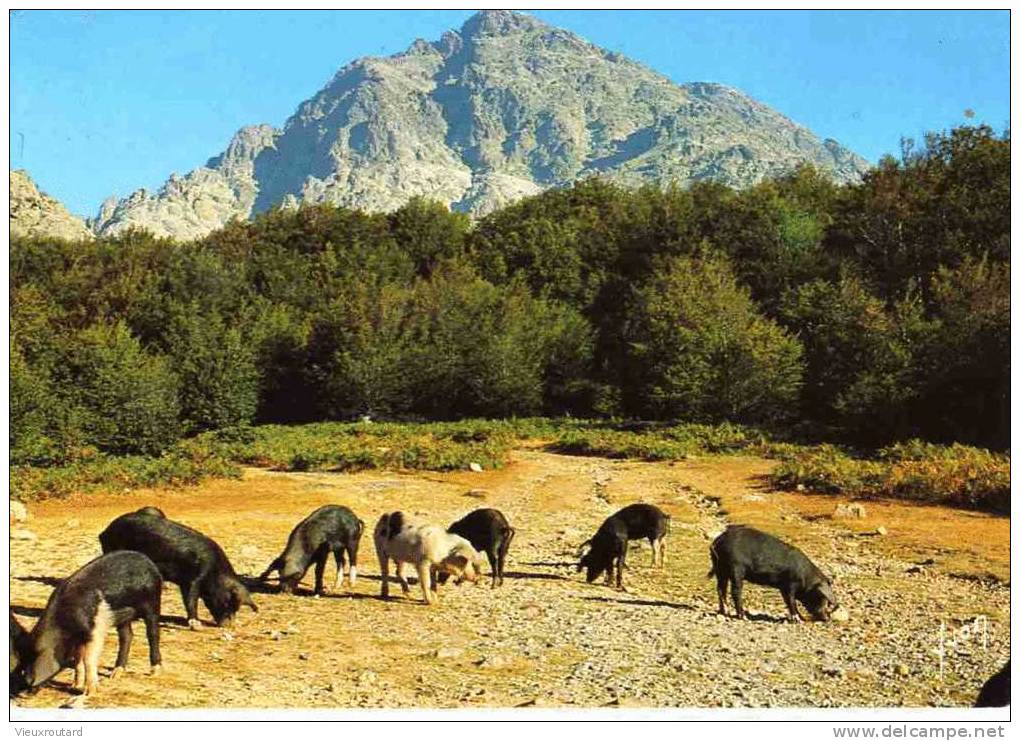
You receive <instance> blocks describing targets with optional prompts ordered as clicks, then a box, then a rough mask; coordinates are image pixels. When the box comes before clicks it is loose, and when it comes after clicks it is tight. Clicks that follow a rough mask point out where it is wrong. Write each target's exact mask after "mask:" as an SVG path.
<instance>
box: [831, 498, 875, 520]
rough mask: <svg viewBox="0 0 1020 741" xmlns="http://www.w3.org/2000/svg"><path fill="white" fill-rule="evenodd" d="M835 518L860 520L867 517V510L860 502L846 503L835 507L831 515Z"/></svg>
mask: <svg viewBox="0 0 1020 741" xmlns="http://www.w3.org/2000/svg"><path fill="white" fill-rule="evenodd" d="M832 516H833V517H835V518H840V519H843V518H858V519H860V518H862V517H865V516H867V510H866V509H865V508H864V505H863V504H861V503H860V502H848V503H841V504H837V505H836V509H835V511H834V512H833V513H832Z"/></svg>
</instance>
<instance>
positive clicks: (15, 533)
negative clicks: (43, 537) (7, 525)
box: [11, 528, 39, 540]
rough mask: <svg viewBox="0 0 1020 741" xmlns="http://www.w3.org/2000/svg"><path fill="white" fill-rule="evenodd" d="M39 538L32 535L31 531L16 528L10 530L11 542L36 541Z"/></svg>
mask: <svg viewBox="0 0 1020 741" xmlns="http://www.w3.org/2000/svg"><path fill="white" fill-rule="evenodd" d="M38 539H39V536H37V535H36V534H35V533H33V532H32V531H31V530H24V529H22V528H17V529H14V530H11V540H38Z"/></svg>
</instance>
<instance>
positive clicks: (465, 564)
mask: <svg viewBox="0 0 1020 741" xmlns="http://www.w3.org/2000/svg"><path fill="white" fill-rule="evenodd" d="M375 552H376V555H378V556H379V573H380V574H381V575H382V597H383V599H388V598H389V594H390V583H389V573H390V566H389V562H390V560H392V561H394V563H396V567H397V569H396V571H397V579H399V580H400V587H401V589H403V590H404V594H407V593H408V592H410V587H408V585H407V579H406V578H405V577H404V565H405V564H407V563H410V564H413V565H414V567H415V569H416V570H417V571H418V582H419V583H420V584H421V589H422V594H423V595H424V597H425V602H426V603H427V604H430V605H431V604H433V603H434V602H435V600H436V594H435V592H434V591H433V589H432V584H433V578H434V577H436V576H437V575H438V574H440V573H445V574H449V575H450V576H452V577H454V578H455V579H456V580H457V581H458V582H460V581H470V582H474V581H477V580H478V574H479V573H480V570H481V567H482V563H483V562H482V557H481V555H480V554H479V553H478V551H476V550H475V549H474V547H473V546H472V545H471V543H469V542H468V541H467V540H465V539H464V538H462V537H460V536H459V535H452V534H450V533H448V532H446V531H445V530H444V529H443V528H441V527H440V526H439V525H428V524H424V523H420V522H416V521H414V520H412V519H410V518H409V517H408V516H407V515H405V514H404V513H403V512H391V513H390V514H386V515H383V516H382V517H380V518H379V522H378V523H377V524H376V526H375Z"/></svg>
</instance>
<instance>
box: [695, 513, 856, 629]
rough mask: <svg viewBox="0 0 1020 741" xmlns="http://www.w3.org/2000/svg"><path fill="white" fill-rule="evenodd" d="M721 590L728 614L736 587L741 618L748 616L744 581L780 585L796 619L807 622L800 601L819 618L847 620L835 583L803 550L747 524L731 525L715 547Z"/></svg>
mask: <svg viewBox="0 0 1020 741" xmlns="http://www.w3.org/2000/svg"><path fill="white" fill-rule="evenodd" d="M709 555H710V556H711V558H712V569H711V570H710V571H709V572H708V576H712V575H715V578H716V583H717V587H718V591H719V612H720V613H721V614H723V615H725V614H726V585H727V583H729V584H731V585H732V587H733V604H734V605H735V606H736V608H737V617H738V618H741V619H743V617H744V605H743V602H742V600H741V595H742V590H743V584H744V580H745V579H746V580H747V581H749V582H751V583H752V584H760V585H762V586H766V587H775V588H776V589H778V590H779V591H780V592H781V593H782V595H783V601H784V602H785V603H786V609H787V610H788V611H789V615H790V619H791V620H803V617H802V616H801V614H800V610H799V609H798V608H797V602H800V603H802V604H803V605H804V606H805V607H806V608H807V609H808V611H809V612H810V613H811V615H812V617H813V618H814V619H815V620H829V619H830V618H834V619H836V620H842V619H845V614H846V613H845V611H844V610H841V609H840V607H839V604H838V603H837V602H836V596H835V594H834V593H833V591H832V583H831V582H830V581H829V579H828V578H826V576H825V575H824V574H823V573H822V572H821V571H820V570H819V569H818V567H817V566H815V565H814V564H813V563H811V561H810V559H808V557H807V556H805V555H804V554H803V553H802V552H801V551H800V550H799V549H798V548H795V547H794V546H792V545H789V544H788V543H784V542H783V541H781V540H779V539H778V538H775V537H773V536H771V535H768V534H766V533H763V532H761V531H759V530H755V529H754V528H751V527H745V526H743V525H730V526H729V527H728V528H726V531H725V532H723V534H722V535H720V536H719V537H717V538H716V539H715V540H714V541H712V545H711V546H710V547H709Z"/></svg>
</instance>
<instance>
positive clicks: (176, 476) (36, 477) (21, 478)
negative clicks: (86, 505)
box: [11, 443, 241, 500]
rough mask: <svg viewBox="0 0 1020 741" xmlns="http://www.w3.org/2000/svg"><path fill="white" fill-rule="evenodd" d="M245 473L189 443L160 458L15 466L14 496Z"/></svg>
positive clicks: (97, 456) (97, 457) (87, 458)
mask: <svg viewBox="0 0 1020 741" xmlns="http://www.w3.org/2000/svg"><path fill="white" fill-rule="evenodd" d="M240 473H241V472H240V469H239V468H237V466H236V465H234V464H233V463H231V462H229V461H227V460H224V459H223V458H220V457H216V456H209V455H206V454H204V453H201V452H200V451H197V450H196V449H194V448H191V447H189V446H188V445H187V444H186V443H184V444H182V445H180V446H177V447H175V448H174V449H172V450H169V451H167V452H166V453H164V454H163V455H161V456H158V457H146V456H111V455H106V454H103V453H94V454H91V455H83V456H82V457H80V458H78V459H77V460H74V461H72V462H70V463H67V464H64V465H58V466H49V467H39V466H11V497H12V498H14V499H22V500H28V499H43V498H49V497H67V496H69V495H71V494H75V493H89V492H94V491H114V492H120V491H126V490H130V489H137V488H142V487H155V486H170V487H176V486H190V485H194V484H197V483H200V482H201V481H203V480H205V479H207V478H237V477H239V476H240Z"/></svg>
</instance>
